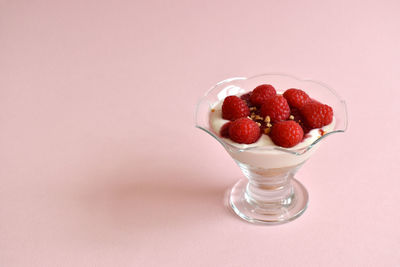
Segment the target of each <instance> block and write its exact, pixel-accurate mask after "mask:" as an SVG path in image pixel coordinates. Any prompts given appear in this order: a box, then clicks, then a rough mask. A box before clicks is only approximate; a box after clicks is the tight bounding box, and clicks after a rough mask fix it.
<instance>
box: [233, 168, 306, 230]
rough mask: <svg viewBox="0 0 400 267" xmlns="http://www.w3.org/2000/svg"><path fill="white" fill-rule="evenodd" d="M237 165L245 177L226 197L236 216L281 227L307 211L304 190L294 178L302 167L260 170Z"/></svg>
mask: <svg viewBox="0 0 400 267" xmlns="http://www.w3.org/2000/svg"><path fill="white" fill-rule="evenodd" d="M236 163H237V164H238V165H239V167H240V169H241V170H242V172H243V173H244V174H245V176H246V177H247V179H241V180H239V181H238V182H237V183H236V184H235V185H234V186H233V188H232V190H231V193H230V196H229V205H230V206H231V208H232V209H233V211H234V212H235V213H236V214H237V215H239V217H241V218H242V219H244V220H246V221H248V222H252V223H260V224H281V223H286V222H289V221H292V220H294V219H296V218H297V217H299V216H300V215H301V214H303V212H304V211H305V210H306V208H307V203H308V193H307V190H306V188H305V187H304V186H303V185H302V184H301V183H300V182H299V181H297V180H296V179H294V178H293V176H294V174H295V173H296V172H297V170H298V169H299V168H300V167H301V165H302V164H299V165H297V166H291V167H285V168H273V169H262V168H255V167H251V166H249V165H246V164H243V163H240V162H236Z"/></svg>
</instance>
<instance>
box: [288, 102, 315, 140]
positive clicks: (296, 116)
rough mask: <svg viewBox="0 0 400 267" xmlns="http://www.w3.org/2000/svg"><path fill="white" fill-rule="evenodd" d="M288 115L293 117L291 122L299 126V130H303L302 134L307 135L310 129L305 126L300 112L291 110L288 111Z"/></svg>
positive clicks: (295, 109)
mask: <svg viewBox="0 0 400 267" xmlns="http://www.w3.org/2000/svg"><path fill="white" fill-rule="evenodd" d="M290 115H293V117H294V118H293V120H294V121H295V122H297V123H298V124H300V126H301V128H303V132H304V134H306V133H308V132H309V131H310V130H311V129H310V127H309V126H308V125H307V124H306V122H305V120H304V118H303V116H302V115H301V112H300V110H299V109H298V108H291V109H290Z"/></svg>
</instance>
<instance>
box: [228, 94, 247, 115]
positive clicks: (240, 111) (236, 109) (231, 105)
mask: <svg viewBox="0 0 400 267" xmlns="http://www.w3.org/2000/svg"><path fill="white" fill-rule="evenodd" d="M249 115H250V110H249V107H248V106H247V105H246V102H245V101H244V100H242V99H240V98H239V97H237V96H234V95H233V96H228V97H226V98H225V99H224V103H223V104H222V118H224V119H225V120H231V121H234V120H236V119H239V118H242V117H247V116H249Z"/></svg>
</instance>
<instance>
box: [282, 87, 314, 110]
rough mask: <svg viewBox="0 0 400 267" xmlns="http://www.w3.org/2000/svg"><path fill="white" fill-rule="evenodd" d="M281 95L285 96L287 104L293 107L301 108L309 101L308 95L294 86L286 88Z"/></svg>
mask: <svg viewBox="0 0 400 267" xmlns="http://www.w3.org/2000/svg"><path fill="white" fill-rule="evenodd" d="M283 96H284V97H285V98H286V100H287V102H288V104H289V106H290V107H295V108H301V107H302V106H304V105H305V104H306V103H307V102H309V101H310V97H309V96H308V95H307V94H306V92H304V91H302V90H300V89H295V88H291V89H288V90H286V91H285V92H284V93H283Z"/></svg>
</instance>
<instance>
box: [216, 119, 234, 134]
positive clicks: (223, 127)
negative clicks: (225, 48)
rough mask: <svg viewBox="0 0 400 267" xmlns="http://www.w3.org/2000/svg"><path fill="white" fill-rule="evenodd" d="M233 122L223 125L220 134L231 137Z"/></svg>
mask: <svg viewBox="0 0 400 267" xmlns="http://www.w3.org/2000/svg"><path fill="white" fill-rule="evenodd" d="M231 124H232V122H231V121H230V122H227V123H225V124H224V125H222V127H221V130H220V131H219V134H220V135H221V136H222V137H225V138H229V128H230V127H231Z"/></svg>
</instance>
